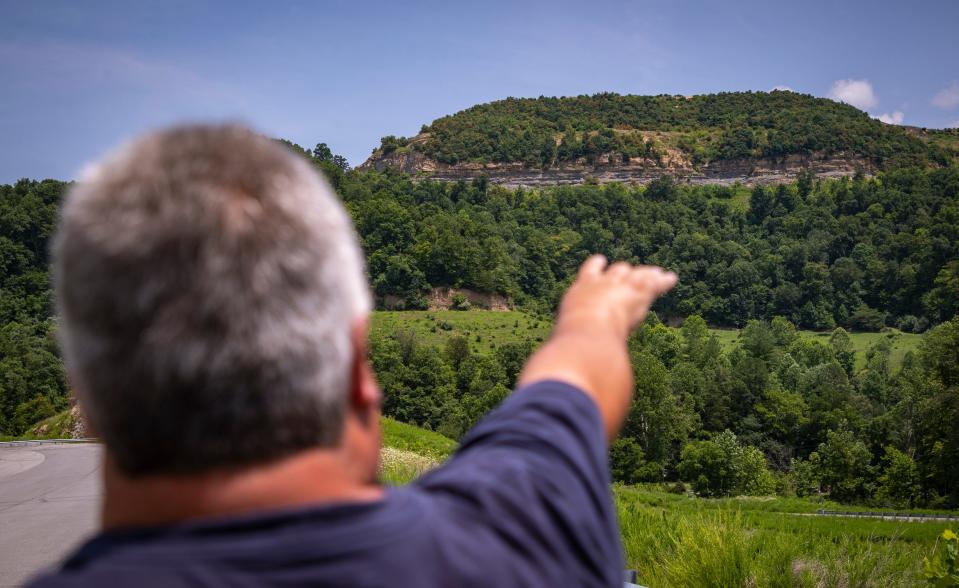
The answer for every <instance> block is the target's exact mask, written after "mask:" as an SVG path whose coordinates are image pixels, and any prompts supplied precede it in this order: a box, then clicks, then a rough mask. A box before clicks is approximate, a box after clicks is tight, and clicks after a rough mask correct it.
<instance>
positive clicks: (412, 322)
mask: <svg viewBox="0 0 959 588" xmlns="http://www.w3.org/2000/svg"><path fill="white" fill-rule="evenodd" d="M551 327H552V323H551V321H549V320H546V319H541V318H536V317H533V316H530V315H528V314H526V313H524V312H521V311H509V312H491V311H486V310H469V311H456V310H436V311H426V310H410V311H378V312H374V313H373V319H372V329H373V332H374V333H375V334H379V335H390V334H392V333H394V332H396V331H397V330H413V331H414V332H416V334H417V335H418V336H419V339H420V340H421V341H423V342H425V343H427V344H430V345H442V344H443V343H444V342H445V341H446V339H448V338H449V337H451V336H453V335H462V336H465V337H466V338H467V339H468V340H469V342H470V348H471V349H472V351H473V352H474V353H490V352H492V351H493V350H494V349H495V348H496V346H497V345H503V344H504V343H511V342H522V341H526V340H529V341H532V342H533V343H534V344H536V343H539V342H542V341H544V340H545V339H546V337H547V336H549V331H550V328H551ZM710 331H711V332H712V333H713V334H715V335H716V337H717V338H718V339H719V342H720V344H722V346H723V348H725V349H727V350H729V349H732V348H733V347H734V346H735V345H736V344H737V342H738V339H739V331H738V330H737V329H710ZM800 334H801V335H802V336H803V337H810V338H816V339H819V340H821V341H823V342H824V343H826V342H828V341H829V335H830V334H831V333H829V332H826V333H817V332H815V331H800ZM882 338H889V339H890V341H891V343H892V354H891V356H890V363H891V367H892V369H894V370H895V369H897V368H898V367H899V366H900V365H901V364H902V359H903V357H904V356H905V355H906V353H907V352H908V351H910V350H914V349H916V347H917V346H918V344H919V340H920V339H921V338H922V336H921V335H914V334H911V333H899V332H892V333H850V339H851V340H852V345H853V348H854V349H855V351H856V362H857V368H860V369H861V368H862V367H864V366H865V362H866V351H867V350H868V349H869V348H870V347H871V346H872V345H874V344H876V343H877V342H878V341H879V340H880V339H882Z"/></svg>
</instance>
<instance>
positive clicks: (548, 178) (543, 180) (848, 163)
mask: <svg viewBox="0 0 959 588" xmlns="http://www.w3.org/2000/svg"><path fill="white" fill-rule="evenodd" d="M359 168H360V169H376V170H380V171H383V170H385V169H387V168H394V169H396V170H399V171H402V172H405V173H408V174H410V175H413V176H418V177H421V178H428V179H433V180H441V181H459V180H471V179H473V178H477V177H480V176H486V177H488V178H489V181H491V182H493V183H496V184H503V185H505V186H510V187H517V186H547V185H550V186H555V185H563V184H584V183H600V184H604V183H608V182H627V183H636V184H646V183H649V182H651V181H653V180H655V179H658V178H660V177H662V176H664V175H669V176H672V177H673V178H674V179H675V180H676V181H678V182H685V183H690V184H726V185H732V184H735V183H737V182H738V183H740V184H744V185H747V186H752V185H765V184H781V183H785V182H792V181H794V180H795V179H796V176H797V175H799V173H800V172H802V171H803V170H809V171H811V172H812V173H814V174H815V175H816V176H819V177H843V176H852V175H854V174H855V173H856V172H858V171H862V172H864V173H866V174H872V173H875V171H876V166H875V164H874V163H873V162H871V161H870V160H868V159H865V158H862V157H856V156H844V155H842V154H832V155H830V156H826V155H824V154H809V155H798V154H797V155H789V156H785V157H781V158H756V159H729V160H719V161H713V162H710V163H704V164H700V165H694V164H692V163H690V162H689V161H688V160H686V159H685V158H682V157H667V158H666V159H665V160H664V161H663V160H660V161H656V160H651V159H645V158H638V157H637V158H633V159H631V160H630V161H629V162H628V163H626V162H617V161H613V162H610V158H609V157H608V156H601V157H599V158H598V159H597V161H596V162H595V163H588V162H587V161H585V160H583V159H581V160H578V161H575V162H569V163H563V164H560V165H557V166H553V167H549V168H545V169H542V168H532V167H527V166H525V165H523V164H522V163H485V164H484V163H460V164H455V165H450V164H445V163H440V162H438V161H436V160H433V159H430V158H429V157H427V156H426V155H424V154H423V153H422V152H420V151H417V150H415V149H407V150H402V151H394V152H392V153H389V154H386V155H383V154H381V153H374V154H373V156H372V157H370V158H369V159H368V160H367V161H366V162H364V163H363V164H362V165H361V166H359Z"/></svg>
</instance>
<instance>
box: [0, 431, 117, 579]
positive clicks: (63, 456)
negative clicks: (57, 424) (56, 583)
mask: <svg viewBox="0 0 959 588" xmlns="http://www.w3.org/2000/svg"><path fill="white" fill-rule="evenodd" d="M100 452H101V447H100V445H98V444H95V443H83V444H62V445H60V444H55V445H39V444H37V445H25V446H24V445H20V446H7V447H3V446H0V588H7V587H10V586H20V585H21V584H22V583H23V582H25V581H26V580H27V579H29V578H30V577H31V576H32V575H33V574H35V573H36V572H37V571H39V570H42V569H43V568H46V567H50V566H54V565H56V564H57V563H58V562H60V561H61V560H62V559H63V558H64V557H66V556H67V555H68V554H69V553H70V552H71V551H72V550H73V549H74V548H75V547H76V546H77V545H78V544H79V543H80V542H81V541H82V540H83V539H84V538H86V537H87V536H88V535H89V534H91V533H92V532H93V531H94V530H95V529H96V526H97V519H98V517H99V498H100V492H101V486H100Z"/></svg>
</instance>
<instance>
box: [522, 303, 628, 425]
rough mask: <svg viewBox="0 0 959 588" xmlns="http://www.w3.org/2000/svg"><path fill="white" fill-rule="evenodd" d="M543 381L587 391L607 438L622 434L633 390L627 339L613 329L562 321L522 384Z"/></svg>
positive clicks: (532, 360)
mask: <svg viewBox="0 0 959 588" xmlns="http://www.w3.org/2000/svg"><path fill="white" fill-rule="evenodd" d="M542 380H559V381H562V382H566V383H569V384H572V385H574V386H576V387H578V388H580V389H581V390H583V391H584V392H585V393H586V394H588V395H589V396H590V397H592V398H593V401H594V402H596V405H597V407H598V408H599V412H600V414H601V415H602V418H603V424H604V426H605V428H606V436H607V438H608V439H609V440H612V439H614V438H615V437H616V435H617V434H619V430H620V428H621V427H622V426H623V421H624V420H625V418H626V413H627V411H628V410H629V403H630V399H631V398H632V389H633V371H632V368H631V367H630V363H629V353H628V352H627V349H626V340H625V337H622V336H620V334H618V333H613V332H612V331H610V330H609V329H598V328H590V327H589V326H580V325H568V324H563V323H562V322H560V324H558V325H557V327H556V330H555V331H554V333H553V335H552V336H551V337H550V339H549V341H547V342H546V344H545V345H543V347H541V348H540V349H539V351H537V352H536V353H535V354H534V355H533V356H532V357H531V358H530V360H529V362H528V363H527V364H526V367H525V368H524V369H523V372H522V374H520V378H519V384H520V385H525V384H532V383H533V382H537V381H542Z"/></svg>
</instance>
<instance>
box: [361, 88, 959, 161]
mask: <svg viewBox="0 0 959 588" xmlns="http://www.w3.org/2000/svg"><path fill="white" fill-rule="evenodd" d="M402 149H412V150H415V151H419V152H421V153H423V154H425V155H426V156H428V157H430V158H432V159H433V160H435V161H438V162H441V163H446V164H457V163H463V162H474V163H490V162H499V163H506V162H522V163H524V164H526V165H527V166H537V167H549V166H553V165H557V164H559V163H562V162H570V161H575V160H577V159H579V158H586V159H587V160H588V161H595V160H596V159H597V158H599V157H600V156H606V155H610V157H609V159H608V160H607V161H609V162H612V161H625V162H628V161H629V160H630V159H631V158H644V159H649V160H654V161H659V162H661V161H662V160H663V158H666V157H668V156H669V154H670V153H671V152H672V153H675V152H679V153H680V154H682V156H683V157H684V158H685V159H687V160H688V161H690V162H691V163H693V164H700V163H708V162H711V161H717V160H729V159H740V158H779V157H784V156H787V155H791V154H812V153H819V154H824V155H833V154H844V155H846V156H849V157H857V158H863V159H865V160H867V161H869V162H872V163H874V164H875V165H876V166H878V167H879V168H890V167H899V166H903V165H917V164H918V165H926V164H929V163H934V164H945V163H947V162H948V161H949V155H948V153H947V151H946V150H944V149H943V148H942V147H940V146H938V145H930V144H929V143H927V142H925V141H923V140H921V139H920V138H918V137H917V136H915V135H913V134H910V133H908V132H906V131H905V130H903V129H902V128H900V127H897V126H895V125H887V124H884V123H881V122H879V121H878V120H876V119H873V118H871V117H870V116H869V115H867V114H866V113H865V112H862V111H860V110H858V109H856V108H854V107H852V106H849V105H846V104H841V103H838V102H833V101H832V100H828V99H825V98H815V97H813V96H809V95H805V94H798V93H795V92H789V91H774V92H726V93H721V94H705V95H698V96H669V95H661V96H633V95H626V96H623V95H619V94H613V93H602V94H595V95H592V96H576V97H562V98H556V97H539V98H507V99H505V100H499V101H496V102H490V103H487V104H480V105H477V106H473V107H471V108H468V109H466V110H463V111H461V112H458V113H456V114H453V115H450V116H444V117H442V118H439V119H437V120H435V121H433V123H432V124H429V125H424V126H423V128H422V130H421V132H420V134H419V135H417V137H414V138H403V137H393V136H389V137H384V138H383V140H382V142H381V146H380V149H379V151H378V153H375V154H374V156H384V155H388V154H389V153H391V152H393V151H396V150H402Z"/></svg>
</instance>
